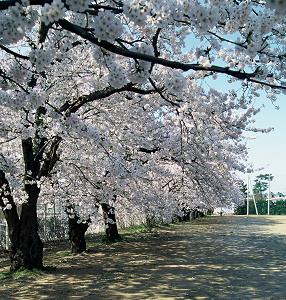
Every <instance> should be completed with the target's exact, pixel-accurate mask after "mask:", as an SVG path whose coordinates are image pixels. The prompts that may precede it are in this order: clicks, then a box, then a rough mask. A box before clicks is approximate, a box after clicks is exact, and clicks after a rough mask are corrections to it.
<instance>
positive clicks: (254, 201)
mask: <svg viewBox="0 0 286 300" xmlns="http://www.w3.org/2000/svg"><path fill="white" fill-rule="evenodd" d="M252 198H253V203H254V207H255V212H256V215H257V216H258V210H257V205H256V200H255V196H254V193H253V194H252Z"/></svg>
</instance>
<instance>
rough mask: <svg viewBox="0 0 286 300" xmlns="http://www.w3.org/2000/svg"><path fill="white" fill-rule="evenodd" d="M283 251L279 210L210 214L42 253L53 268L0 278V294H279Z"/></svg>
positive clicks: (285, 293)
mask: <svg viewBox="0 0 286 300" xmlns="http://www.w3.org/2000/svg"><path fill="white" fill-rule="evenodd" d="M62 250H64V249H62ZM285 258H286V217H284V216H273V217H248V218H247V217H238V216H233V217H209V218H206V219H200V220H197V221H195V222H193V223H185V224H179V225H176V226H170V227H166V228H164V229H161V230H160V232H159V233H156V234H154V233H153V234H137V235H135V236H134V235H130V236H128V237H127V240H126V239H125V241H123V242H120V243H117V244H113V245H104V244H96V243H95V244H91V249H90V252H89V253H88V254H85V255H82V256H71V255H69V254H67V252H66V251H57V252H56V251H54V252H48V253H47V255H46V261H45V263H46V265H50V266H54V267H56V268H55V269H54V270H52V271H50V273H42V274H41V273H40V274H32V275H29V274H28V275H25V276H20V277H19V278H14V279H11V278H10V279H9V278H7V279H2V280H0V299H1V300H2V299H29V300H30V299H111V300H115V299H134V300H137V299H138V300H141V299H242V300H244V299H273V300H274V299H275V300H276V299H286V260H285ZM5 270H6V271H7V267H5V268H3V267H2V268H1V266H0V271H5Z"/></svg>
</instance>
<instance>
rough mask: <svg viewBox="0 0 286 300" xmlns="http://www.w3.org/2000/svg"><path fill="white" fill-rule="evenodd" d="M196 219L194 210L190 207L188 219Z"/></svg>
mask: <svg viewBox="0 0 286 300" xmlns="http://www.w3.org/2000/svg"><path fill="white" fill-rule="evenodd" d="M195 219H196V214H195V211H194V210H193V209H192V210H191V214H190V220H191V221H192V220H195Z"/></svg>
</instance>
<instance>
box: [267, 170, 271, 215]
mask: <svg viewBox="0 0 286 300" xmlns="http://www.w3.org/2000/svg"><path fill="white" fill-rule="evenodd" d="M270 196H271V193H270V174H268V206H267V215H270Z"/></svg>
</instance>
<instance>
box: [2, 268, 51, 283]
mask: <svg viewBox="0 0 286 300" xmlns="http://www.w3.org/2000/svg"><path fill="white" fill-rule="evenodd" d="M55 269H56V268H55V267H49V266H48V267H44V268H43V269H32V270H28V269H25V268H20V269H19V270H17V271H15V272H11V271H7V272H0V282H1V281H4V280H7V279H10V280H17V279H21V278H36V277H39V276H42V275H43V274H45V273H52V272H54V271H55Z"/></svg>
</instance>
